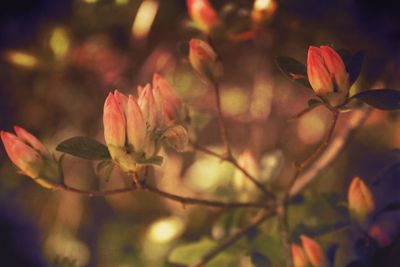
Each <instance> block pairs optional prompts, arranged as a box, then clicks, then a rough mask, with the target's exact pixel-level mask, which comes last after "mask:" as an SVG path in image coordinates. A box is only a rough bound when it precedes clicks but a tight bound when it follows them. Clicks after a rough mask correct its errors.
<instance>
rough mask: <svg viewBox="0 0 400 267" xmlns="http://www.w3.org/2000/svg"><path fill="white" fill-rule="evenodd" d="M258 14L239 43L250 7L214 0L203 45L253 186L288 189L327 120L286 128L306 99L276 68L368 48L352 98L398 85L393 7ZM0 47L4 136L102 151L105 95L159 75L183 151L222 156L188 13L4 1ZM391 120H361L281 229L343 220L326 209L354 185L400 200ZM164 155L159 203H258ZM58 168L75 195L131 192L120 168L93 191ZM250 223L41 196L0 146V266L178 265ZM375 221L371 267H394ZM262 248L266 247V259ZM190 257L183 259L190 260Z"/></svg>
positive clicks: (322, 115)
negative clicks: (253, 172) (190, 145)
mask: <svg viewBox="0 0 400 267" xmlns="http://www.w3.org/2000/svg"><path fill="white" fill-rule="evenodd" d="M259 2H263V4H264V7H263V8H266V9H267V10H269V11H268V12H266V13H265V14H264V15H263V16H265V17H264V18H263V19H262V21H261V22H259V24H258V25H257V31H256V32H255V33H254V34H252V35H250V36H247V37H246V34H244V35H243V34H242V33H247V32H249V31H251V30H252V29H253V28H252V27H254V21H252V20H254V17H252V12H254V9H255V8H256V5H254V2H253V1H251V0H236V1H234V0H232V1H210V3H211V4H212V5H213V7H214V8H215V9H216V10H217V12H218V15H219V17H220V19H221V21H223V28H224V32H225V34H216V35H215V36H214V37H213V38H212V43H213V45H214V47H215V49H216V51H218V53H219V54H220V56H221V58H222V61H223V65H224V72H225V75H224V78H223V80H222V82H221V90H222V106H223V110H224V112H225V115H226V120H227V128H228V132H229V136H230V138H231V142H232V145H233V149H234V153H235V155H239V154H240V153H241V152H242V151H244V150H245V149H249V150H250V151H252V152H253V153H254V155H255V157H256V158H257V159H258V161H259V165H260V167H259V168H260V169H261V173H262V174H261V175H260V177H262V179H263V180H262V181H263V182H265V183H270V184H271V186H272V187H273V188H276V190H279V188H282V187H283V186H284V185H285V184H286V183H287V181H286V180H285V177H286V176H287V175H285V173H289V171H290V168H291V166H292V164H293V161H296V160H300V159H303V158H305V157H306V156H307V155H308V154H309V153H310V152H311V151H312V150H313V149H315V147H316V146H317V145H318V143H319V142H320V141H321V139H322V137H323V135H324V133H325V132H326V130H327V125H328V122H329V120H330V115H329V112H327V110H325V109H324V108H323V107H318V108H316V109H314V110H313V111H312V112H310V113H308V114H306V115H304V116H302V117H301V118H299V119H297V120H290V118H292V117H293V116H294V115H295V114H296V113H298V112H299V111H301V110H302V109H304V108H305V107H306V106H307V100H308V99H310V98H311V97H312V93H311V92H310V90H307V89H306V88H302V87H301V86H299V85H297V84H294V83H292V82H291V81H289V80H287V79H286V78H285V77H284V75H282V74H281V73H280V71H279V70H278V68H277V67H276V65H275V63H274V59H275V57H276V56H278V55H288V56H291V57H293V58H296V59H298V60H299V61H302V62H305V61H306V55H307V49H308V46H309V45H324V44H329V45H333V46H334V47H335V48H346V49H348V50H350V51H351V52H357V51H359V50H365V51H366V52H367V56H366V61H365V65H364V66H363V70H362V74H361V76H360V78H359V80H358V81H357V83H356V84H355V85H354V86H353V87H352V93H354V92H356V91H359V90H363V89H369V88H373V87H382V86H384V87H386V88H400V79H399V77H400V17H399V16H398V12H399V11H400V3H396V2H395V1H377V0H372V1H361V0H352V1H349V0H332V1H318V0H304V1H296V0H280V1H278V0H276V1H275V2H272V1H259ZM272 5H273V6H274V8H271V6H272ZM0 34H1V38H0V129H2V130H6V131H11V130H12V127H13V125H20V126H22V127H24V128H26V129H27V130H28V131H31V132H32V133H34V134H35V135H37V136H38V137H39V138H40V139H41V140H42V141H43V142H44V143H45V144H46V145H47V146H48V147H49V148H51V149H52V150H54V148H55V147H56V145H57V144H58V143H59V142H61V141H62V140H65V139H67V138H69V137H72V136H76V135H83V136H89V137H93V138H96V139H98V140H100V141H102V142H104V140H103V128H102V109H103V103H104V99H105V98H106V96H107V94H108V92H109V91H111V90H114V89H119V90H121V91H122V92H124V93H127V94H128V93H131V94H135V93H136V87H137V86H138V85H144V84H146V83H148V82H151V79H152V75H153V73H155V72H157V73H159V74H161V75H162V76H163V77H164V78H165V79H167V80H168V81H169V82H170V83H171V85H172V86H173V88H174V90H175V91H176V92H177V94H178V95H179V96H180V97H181V98H182V100H183V101H184V102H185V103H186V104H187V106H188V109H189V112H190V117H191V122H192V125H191V127H192V129H191V132H192V133H191V135H192V138H193V139H196V140H197V142H198V143H200V144H203V145H205V146H208V147H210V148H212V149H214V150H216V151H222V147H221V142H220V137H219V134H218V125H217V120H216V109H215V99H214V94H213V90H211V89H210V88H208V87H207V85H205V84H204V83H202V82H201V81H200V80H199V79H198V78H197V77H196V75H195V74H194V73H193V72H192V70H191V68H190V65H189V64H188V60H187V50H188V49H187V42H188V40H190V38H193V37H197V38H203V39H207V37H205V36H204V34H203V33H201V32H200V31H199V30H198V29H195V28H194V27H193V26H192V23H191V22H190V18H189V15H188V11H187V7H186V2H185V1H183V0H162V1H161V0H158V1H157V0H144V1H140V0H70V1H67V0H58V1H52V0H15V1H1V2H0ZM232 36H234V37H236V38H233V37H232ZM243 36H244V37H243ZM399 115H400V114H399V113H398V112H383V111H378V110H373V111H372V112H371V114H370V116H369V118H368V119H367V121H366V123H365V125H364V126H363V127H362V129H360V130H359V131H358V132H357V133H356V135H354V136H353V138H352V140H351V142H350V145H349V146H348V147H347V148H346V149H345V150H344V151H343V152H342V153H341V154H340V156H339V157H338V158H337V159H336V160H335V161H334V163H333V164H332V165H330V166H329V167H328V168H327V169H326V170H325V171H324V172H323V173H322V174H321V175H320V176H321V177H319V178H318V180H316V182H315V183H314V184H313V185H312V186H311V187H309V188H308V190H307V191H306V192H305V193H304V195H303V197H302V198H301V199H300V200H298V201H299V203H300V204H298V206H296V207H297V208H294V209H293V213H292V217H293V222H292V224H293V228H295V229H297V228H296V227H297V226H298V224H300V222H301V221H302V220H303V221H302V223H303V224H305V225H302V227H305V226H307V227H312V226H316V225H320V224H324V222H330V221H337V220H339V221H340V219H341V216H342V214H341V213H340V212H338V211H337V203H339V202H340V201H342V202H343V201H344V200H345V199H346V192H347V187H348V184H349V181H350V179H352V178H353V177H354V176H355V175H359V176H361V177H362V178H363V179H364V180H366V181H369V182H371V181H372V179H376V177H380V178H381V179H382V181H384V182H381V183H379V184H378V185H377V186H375V187H372V191H373V192H374V195H375V197H376V202H377V206H378V207H380V206H384V205H386V204H387V203H389V202H393V201H399V198H400V195H399V194H398V192H399V190H400V182H399V179H398V178H399V172H400V167H399V165H396V163H398V161H399V150H398V149H399V147H400V117H399ZM346 116H349V114H347V113H346V114H344V115H343V118H342V119H343V121H345V118H346ZM342 123H343V122H342ZM339 127H340V122H339ZM396 149H397V150H396ZM162 153H163V155H164V156H165V163H164V164H163V166H162V167H156V168H155V170H154V171H153V172H152V179H153V180H154V182H155V183H156V184H157V185H158V186H159V187H160V188H162V189H163V190H165V191H168V192H173V193H176V194H180V195H185V196H196V197H200V198H209V199H219V200H225V201H229V200H232V201H233V200H255V199H257V194H255V193H254V188H248V187H246V188H244V187H243V186H244V185H243V183H233V181H232V180H233V179H232V177H233V176H234V169H233V168H232V166H230V165H229V164H226V163H221V162H220V161H219V160H218V159H215V158H212V157H210V156H206V155H204V154H202V153H200V152H194V151H191V150H190V149H188V150H187V151H186V152H185V153H181V154H178V153H176V152H173V151H171V150H169V149H165V150H163V152H162ZM389 165H390V166H392V167H390V168H386V171H384V172H382V169H384V168H385V167H387V166H389ZM64 167H65V175H66V179H67V182H68V184H71V185H74V186H75V187H78V188H85V189H96V188H100V189H105V188H108V189H111V188H120V187H122V186H124V184H126V183H127V182H128V180H127V178H126V177H124V176H123V175H122V174H121V173H119V172H118V170H114V171H113V173H112V175H111V178H110V179H109V180H108V179H105V178H104V177H102V175H100V174H98V173H97V172H96V171H95V167H96V163H93V162H89V161H85V160H80V159H77V158H74V157H71V156H67V157H66V158H65V161H64ZM332 199H334V201H333V200H332ZM301 203H307V205H304V206H303V205H302V204H301ZM332 203H333V204H332ZM252 215H253V213H252V212H245V211H243V210H236V211H221V210H215V209H208V208H204V207H189V206H185V207H183V206H182V205H180V204H177V203H173V202H170V201H167V200H165V199H160V198H159V197H158V196H155V195H152V194H150V193H145V192H136V193H132V194H123V195H118V196H110V197H104V198H88V197H85V196H80V195H76V194H73V193H68V192H52V191H49V190H46V189H44V188H41V187H40V186H38V185H37V184H36V183H34V182H33V181H32V180H31V179H29V178H26V177H23V176H21V175H19V174H18V173H17V172H16V168H15V167H14V166H13V165H12V163H11V162H10V161H9V160H8V158H7V155H6V154H5V151H4V147H3V146H1V147H0V232H1V233H0V240H1V242H0V244H1V245H0V246H1V249H0V261H1V262H2V264H0V265H2V266H32V267H33V266H65V267H67V266H76V267H80V266H88V267H95V266H96V267H134V266H140V267H146V266H149V267H150V266H161V267H162V266H179V265H178V264H177V263H184V262H185V260H182V259H179V260H171V257H172V258H174V257H173V256H171V254H170V253H171V251H172V250H173V248H174V247H177V246H180V245H181V244H185V243H187V242H194V241H196V242H197V241H198V240H202V242H203V243H196V244H197V245H198V247H201V248H203V247H204V248H205V249H206V248H209V247H212V246H213V245H214V243H213V242H215V241H218V240H220V239H223V238H224V237H225V236H227V235H228V234H229V233H230V232H231V231H234V230H235V229H237V228H239V227H240V226H241V225H243V224H245V223H246V221H247V219H248V218H251V217H252ZM385 216H389V217H390V219H385V218H383V219H381V221H382V222H381V221H378V222H377V223H381V225H383V226H382V228H383V229H384V231H385V233H387V235H388V236H389V237H390V244H391V249H388V250H385V251H383V252H382V253H381V254H382V255H383V256H382V255H380V254H379V255H378V256H376V257H378V258H376V259H375V261H376V262H380V264H381V265H376V266H398V265H390V264H391V263H390V262H392V263H393V262H394V263H395V262H396V258H391V257H397V259H398V255H397V256H394V254H396V253H395V252H396V251H397V252H398V251H399V250H398V247H399V242H398V233H399V229H398V225H399V223H400V216H399V214H397V213H396V212H392V213H390V214H387V215H385ZM304 218H307V219H304ZM274 227H276V222H274V221H273V220H271V221H270V223H269V224H268V225H267V226H265V227H264V232H263V233H264V234H263V235H264V236H263V238H264V239H260V240H258V241H257V242H258V243H257V242H255V243H257V244H258V245H255V246H256V247H257V249H258V250H260V251H263V253H264V252H265V253H267V254H268V256H269V257H270V258H271V259H272V262H273V263H272V264H273V265H272V266H279V264H280V263H281V262H282V258H283V255H281V254H280V253H281V252H280V249H281V247H280V243H279V242H277V236H276V235H274V234H273V233H274V229H275V228H274ZM301 229H303V228H301ZM269 232H270V233H269ZM265 233H269V234H265ZM354 235H356V234H355V233H353V232H351V233H349V232H341V234H335V236H334V237H332V235H331V236H330V235H327V236H324V237H322V238H321V239H320V240H321V242H322V243H323V244H329V243H331V242H332V240H333V239H335V240H336V239H337V240H336V241H337V242H339V243H340V244H341V245H342V252H340V251H341V250H340V249H339V253H338V255H337V257H338V258H339V260H338V261H337V265H336V266H344V264H345V263H346V262H348V261H350V260H351V259H352V258H354V257H356V256H355V255H356V254H357V251H356V249H354V248H353V247H351V245H350V243H349V241H348V240H353V239H352V238H353V236H354ZM259 236H262V234H260V235H259ZM396 240H397V241H396ZM336 241H335V242H336ZM324 242H325V243H324ZM242 245H243V244H242ZM267 245H268V246H269V247H273V249H265V251H264V250H263V249H262V248H263V246H267ZM268 246H267V247H268ZM396 246H397V247H396ZM196 248H197V247H196ZM196 248H195V249H193V250H192V251H191V252H190V253H189V254H192V255H193V257H195V258H196V257H197V258H198V255H197V254H196V253H197V252H196V251H197V250H196ZM396 248H397V249H396ZM233 249H234V250H232V251H231V253H232V254H227V257H228V258H229V260H225V261H223V264H219V265H216V266H244V267H249V266H253V265H252V263H251V262H249V260H248V251H247V250H246V249H242V250H238V247H236V248H235V247H234V248H233ZM235 249H236V250H235ZM267 250H268V252H266V251H267ZM346 250H347V252H346V253H345V252H344V251H346ZM237 251H239V252H237ZM349 251H350V252H349ZM186 252H187V251H186ZM228 252H229V251H228ZM177 253H178V252H177ZM177 253H175V254H177ZM178 254H179V253H178ZM397 254H398V253H397ZM379 257H381V258H379ZM168 258H170V260H169V261H168ZM175 258H176V255H175ZM178 258H179V257H178ZM383 259H386V262H387V265H385V264H386V263H382V261H383ZM171 261H172V262H175V263H171ZM397 262H398V261H397ZM210 266H211V265H210Z"/></svg>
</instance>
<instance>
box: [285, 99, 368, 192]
mask: <svg viewBox="0 0 400 267" xmlns="http://www.w3.org/2000/svg"><path fill="white" fill-rule="evenodd" d="M370 112H371V108H370V107H368V106H364V107H363V108H360V109H358V110H354V111H353V112H352V113H353V114H352V115H351V117H349V118H348V119H347V123H346V124H345V125H343V126H342V127H341V132H339V133H338V134H337V135H336V137H335V138H334V139H333V140H332V141H331V142H330V144H329V146H327V148H326V149H325V151H324V153H322V154H321V155H320V156H319V157H318V159H316V160H315V162H314V163H313V164H312V165H311V166H309V168H308V169H307V170H305V171H304V172H303V173H302V174H301V175H298V178H297V179H296V181H295V182H294V184H293V186H292V187H291V189H290V192H289V197H290V198H291V197H293V196H296V195H297V194H299V193H300V192H301V191H302V190H303V189H304V188H305V187H306V186H307V185H308V184H309V183H311V182H312V181H313V180H314V179H315V178H316V177H317V175H318V173H319V172H320V171H321V170H322V169H323V168H325V167H326V166H327V165H328V164H330V163H331V162H332V161H333V160H334V159H335V158H336V156H337V155H338V154H339V152H340V151H341V150H342V149H343V148H344V146H345V144H346V143H347V142H348V140H349V139H350V138H351V136H352V135H353V134H354V133H355V131H356V130H357V129H358V128H359V127H360V126H361V125H363V123H364V122H365V120H366V119H367V118H368V115H369V113H370Z"/></svg>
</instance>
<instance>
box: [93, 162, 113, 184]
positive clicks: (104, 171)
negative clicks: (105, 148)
mask: <svg viewBox="0 0 400 267" xmlns="http://www.w3.org/2000/svg"><path fill="white" fill-rule="evenodd" d="M113 169H114V163H113V162H112V161H111V160H103V161H100V162H99V164H97V167H96V172H97V175H98V176H99V177H101V178H102V179H104V180H105V181H106V182H108V181H109V180H110V178H111V174H112V171H113Z"/></svg>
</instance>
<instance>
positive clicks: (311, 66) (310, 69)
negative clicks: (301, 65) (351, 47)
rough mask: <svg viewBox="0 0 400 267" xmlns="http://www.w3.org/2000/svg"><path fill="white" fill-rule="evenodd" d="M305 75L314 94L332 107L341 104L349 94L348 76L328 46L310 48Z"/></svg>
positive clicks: (343, 66)
mask: <svg viewBox="0 0 400 267" xmlns="http://www.w3.org/2000/svg"><path fill="white" fill-rule="evenodd" d="M307 75H308V80H309V82H310V84H311V87H312V88H313V89H314V91H315V93H316V94H317V95H318V96H320V97H322V98H324V99H325V100H326V101H328V102H329V103H330V104H331V105H332V106H337V105H340V104H343V103H344V101H345V100H346V98H347V96H348V93H349V87H350V85H349V75H348V73H347V71H346V67H345V65H344V62H343V60H342V58H341V57H340V56H339V54H338V53H337V52H336V51H335V50H333V49H332V48H331V47H329V46H321V47H320V48H318V47H315V46H310V48H309V49H308V56H307Z"/></svg>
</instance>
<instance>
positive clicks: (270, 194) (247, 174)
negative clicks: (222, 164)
mask: <svg viewBox="0 0 400 267" xmlns="http://www.w3.org/2000/svg"><path fill="white" fill-rule="evenodd" d="M191 144H192V146H193V147H194V148H195V149H197V150H199V151H202V152H204V153H206V154H209V155H211V156H214V157H216V158H219V159H220V160H222V161H226V162H229V163H231V164H232V165H233V166H234V167H235V168H237V169H238V170H240V171H241V172H242V173H243V174H244V175H245V176H246V178H247V179H248V180H250V181H251V182H252V183H253V184H254V185H255V186H256V187H257V188H258V189H260V191H262V192H263V193H264V195H265V196H266V197H268V198H271V199H275V195H274V194H273V193H272V192H270V191H268V190H267V189H266V188H265V187H264V185H263V184H262V183H260V182H259V181H258V180H257V179H256V178H255V177H254V176H252V175H251V174H250V173H249V172H248V171H247V170H246V169H244V168H243V167H242V166H240V165H239V163H238V162H237V160H236V159H235V158H234V157H229V158H227V157H224V156H223V155H219V154H218V153H216V152H214V151H212V150H210V149H208V148H206V147H203V146H201V145H199V144H197V143H195V142H191Z"/></svg>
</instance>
